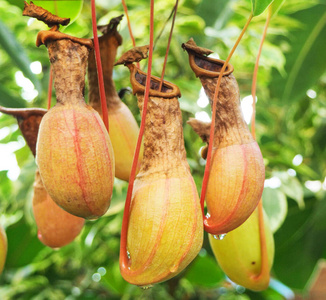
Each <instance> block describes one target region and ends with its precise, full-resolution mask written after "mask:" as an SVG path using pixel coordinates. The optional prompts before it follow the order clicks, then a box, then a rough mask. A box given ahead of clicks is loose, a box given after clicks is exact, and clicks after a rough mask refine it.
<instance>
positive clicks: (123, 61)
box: [114, 45, 149, 66]
mask: <svg viewBox="0 0 326 300" xmlns="http://www.w3.org/2000/svg"><path fill="white" fill-rule="evenodd" d="M148 50H149V45H146V46H141V47H134V48H132V49H130V50H129V51H127V52H126V53H124V54H122V56H121V57H120V58H119V59H118V61H117V62H116V63H115V64H114V65H115V66H117V65H128V64H132V63H134V62H140V61H141V60H142V59H144V58H147V57H148Z"/></svg>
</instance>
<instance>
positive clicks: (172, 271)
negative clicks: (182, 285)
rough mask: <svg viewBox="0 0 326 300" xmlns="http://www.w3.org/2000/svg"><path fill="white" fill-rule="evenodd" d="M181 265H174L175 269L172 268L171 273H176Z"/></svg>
mask: <svg viewBox="0 0 326 300" xmlns="http://www.w3.org/2000/svg"><path fill="white" fill-rule="evenodd" d="M178 267H179V265H178V264H177V265H174V266H173V267H171V268H170V272H171V273H175V272H176V271H177V270H178Z"/></svg>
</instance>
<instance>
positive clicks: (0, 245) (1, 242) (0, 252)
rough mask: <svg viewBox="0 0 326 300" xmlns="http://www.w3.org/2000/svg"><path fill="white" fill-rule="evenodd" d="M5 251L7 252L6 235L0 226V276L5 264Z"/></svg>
mask: <svg viewBox="0 0 326 300" xmlns="http://www.w3.org/2000/svg"><path fill="white" fill-rule="evenodd" d="M7 250H8V244H7V235H6V232H5V231H4V229H3V228H2V226H1V225H0V274H1V273H2V271H3V267H4V265H5V262H6V257H7Z"/></svg>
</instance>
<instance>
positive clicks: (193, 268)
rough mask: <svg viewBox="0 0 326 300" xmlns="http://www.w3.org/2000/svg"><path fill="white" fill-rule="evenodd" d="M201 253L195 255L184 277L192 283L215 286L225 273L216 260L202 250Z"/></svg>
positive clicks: (223, 277)
mask: <svg viewBox="0 0 326 300" xmlns="http://www.w3.org/2000/svg"><path fill="white" fill-rule="evenodd" d="M203 252H204V253H203V255H199V256H197V258H196V259H195V260H194V261H193V263H192V264H191V265H190V266H189V267H188V269H187V273H186V275H185V278H187V279H188V280H189V281H190V282H191V283H192V284H195V285H199V286H205V287H212V286H217V285H218V284H219V283H220V282H221V281H223V280H224V279H225V275H224V273H223V271H222V270H221V268H220V267H219V265H218V263H217V261H216V260H215V259H214V258H213V257H212V256H209V255H207V254H206V252H205V251H203Z"/></svg>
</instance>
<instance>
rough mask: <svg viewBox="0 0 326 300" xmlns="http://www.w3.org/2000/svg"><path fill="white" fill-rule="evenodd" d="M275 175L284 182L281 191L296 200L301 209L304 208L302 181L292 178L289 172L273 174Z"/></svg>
mask: <svg viewBox="0 0 326 300" xmlns="http://www.w3.org/2000/svg"><path fill="white" fill-rule="evenodd" d="M273 175H274V176H276V177H278V178H279V179H280V180H281V182H282V185H281V187H280V190H281V191H283V193H285V194H286V195H287V196H288V197H290V198H292V199H293V200H295V201H296V202H297V204H298V206H299V208H301V209H302V208H304V205H305V204H304V201H303V187H302V185H301V183H300V181H299V180H298V179H297V178H296V177H292V176H290V175H289V174H288V173H287V172H273Z"/></svg>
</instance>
